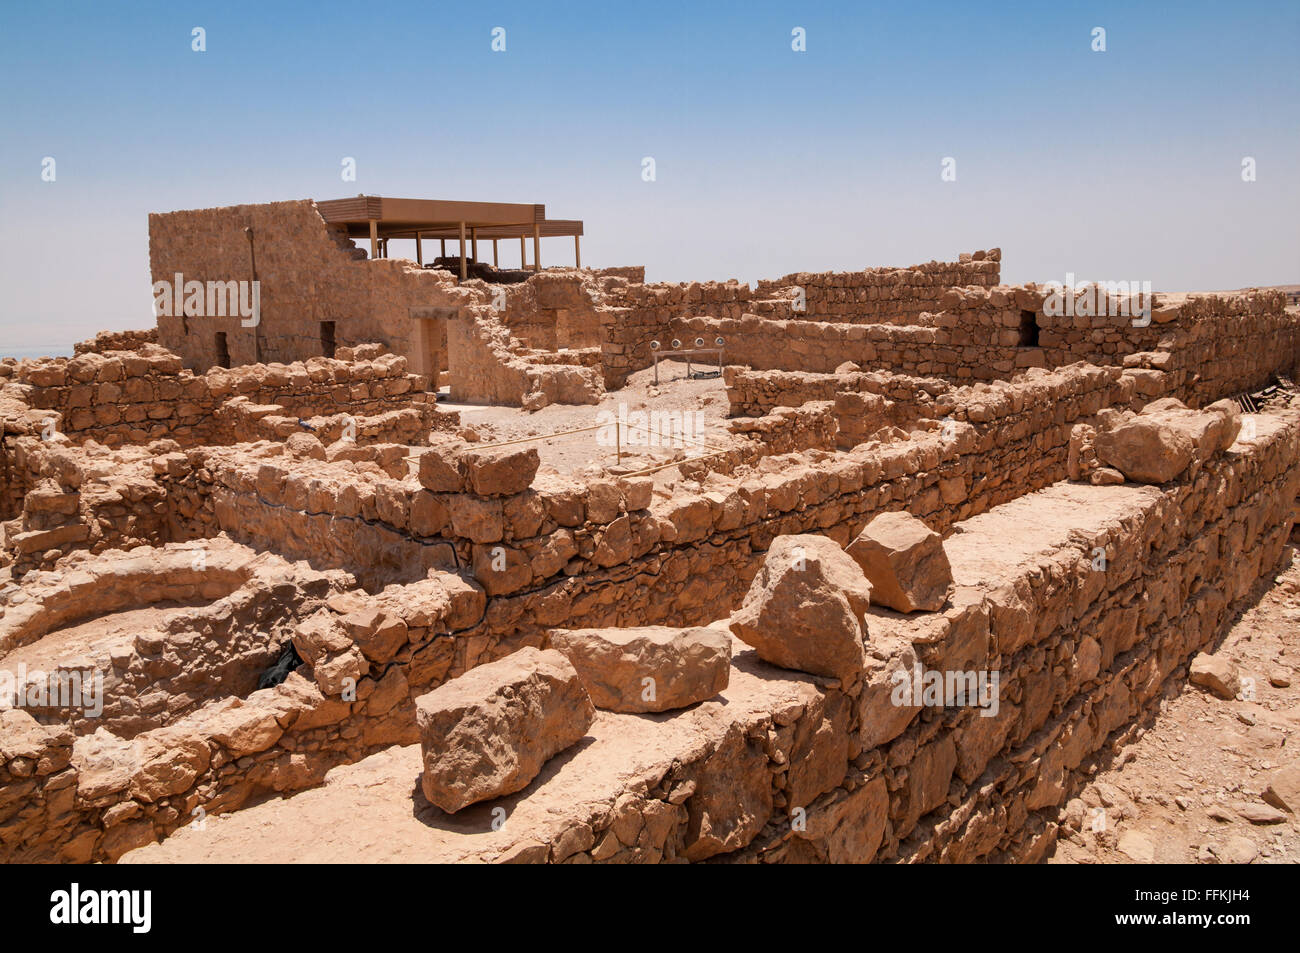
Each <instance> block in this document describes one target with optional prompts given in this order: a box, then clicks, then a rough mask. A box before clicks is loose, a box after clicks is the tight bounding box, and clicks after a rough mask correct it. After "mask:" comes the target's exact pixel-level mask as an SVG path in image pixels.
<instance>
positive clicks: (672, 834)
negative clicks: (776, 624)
mask: <svg viewBox="0 0 1300 953" xmlns="http://www.w3.org/2000/svg"><path fill="white" fill-rule="evenodd" d="M1297 452H1300V424H1298V423H1297V421H1296V419H1295V418H1294V415H1292V417H1291V418H1290V419H1288V420H1286V421H1284V422H1282V423H1280V424H1275V425H1272V426H1266V427H1265V428H1264V429H1263V432H1262V433H1261V434H1260V435H1259V437H1258V438H1257V439H1256V440H1255V441H1254V442H1252V443H1250V444H1238V445H1237V446H1235V447H1234V448H1233V449H1232V450H1230V451H1229V452H1228V453H1226V454H1224V455H1221V456H1219V457H1217V458H1214V459H1212V460H1208V461H1206V465H1205V466H1204V467H1203V468H1201V469H1200V470H1199V471H1198V472H1197V473H1196V475H1195V476H1192V477H1190V478H1189V479H1187V480H1186V481H1184V482H1182V483H1178V484H1174V485H1170V486H1167V487H1164V488H1162V489H1156V488H1133V487H1115V488H1089V490H1091V491H1095V492H1102V493H1105V492H1113V493H1121V492H1122V493H1124V494H1126V497H1125V500H1126V505H1125V507H1124V508H1123V509H1122V511H1121V512H1119V513H1118V515H1116V516H1114V517H1112V518H1111V519H1110V520H1109V521H1107V522H1106V524H1105V525H1103V526H1102V527H1101V528H1100V529H1099V530H1097V531H1091V532H1089V533H1083V534H1074V535H1071V537H1070V538H1069V539H1068V540H1067V541H1065V542H1063V543H1060V544H1058V545H1056V546H1055V547H1053V548H1051V549H1049V550H1044V551H1039V552H1034V553H1027V554H1026V560H1025V561H1023V562H1021V563H1020V564H1019V565H1017V566H1015V567H1012V568H1010V569H1009V570H1008V571H1007V572H1006V573H1005V574H1004V575H1002V576H999V577H997V578H991V579H987V580H981V583H980V587H979V589H978V590H977V591H972V592H971V595H972V596H973V598H964V597H963V598H958V599H955V600H954V601H953V604H952V607H951V608H949V609H948V610H945V611H944V612H943V613H937V614H933V615H931V614H927V615H926V616H924V617H918V619H917V620H911V619H909V620H908V621H907V623H905V624H900V623H899V622H898V621H897V620H896V619H895V620H892V621H891V618H890V616H889V614H887V613H882V612H880V611H879V610H873V614H872V616H871V617H870V618H869V620H868V629H869V648H870V649H871V654H872V657H871V659H870V660H869V664H868V670H867V672H866V675H865V677H864V678H863V679H862V680H861V682H860V683H859V685H858V686H857V687H856V688H853V687H849V688H848V689H847V691H846V689H845V688H843V687H841V686H840V685H839V683H838V682H835V681H833V680H831V681H825V680H823V681H821V682H819V686H820V688H819V692H818V695H819V697H814V698H810V699H809V700H808V701H807V702H805V703H802V704H800V705H799V706H798V707H792V708H790V709H789V710H782V711H779V712H773V713H771V715H770V717H762V718H755V719H752V720H751V721H747V722H743V723H742V722H736V723H734V724H731V725H729V726H727V728H726V730H725V733H720V736H719V737H717V738H716V739H714V740H712V741H711V742H710V743H709V744H707V745H702V746H697V749H696V750H694V751H692V752H691V753H690V755H689V756H688V757H684V758H681V759H679V760H678V761H676V762H675V763H674V764H673V766H672V767H671V768H669V769H668V770H667V772H666V774H665V775H664V777H663V778H661V779H659V781H658V782H657V783H656V784H654V785H653V787H652V788H648V789H647V790H644V791H629V792H627V794H628V796H626V797H620V798H618V799H617V801H616V802H615V803H612V804H610V805H606V806H605V808H604V809H602V810H600V811H598V812H596V813H593V814H592V815H591V816H585V817H574V818H572V819H571V821H570V823H571V826H572V827H573V828H574V829H575V831H577V832H578V833H581V834H582V836H580V837H576V838H574V837H568V836H567V834H566V835H565V836H562V837H559V838H557V844H556V845H555V846H554V849H552V847H550V846H547V845H543V850H542V852H541V854H540V855H539V856H538V857H537V858H536V859H541V860H547V859H556V860H571V859H572V858H573V855H574V849H567V850H560V848H559V846H558V844H559V843H560V842H563V843H566V844H567V843H574V844H577V845H579V846H577V848H576V850H577V851H578V852H588V857H587V859H590V860H613V859H622V860H635V859H638V858H639V859H642V860H650V859H664V858H666V859H672V858H674V857H684V858H687V859H694V860H701V859H707V858H709V857H719V858H721V859H729V860H742V861H743V860H754V859H757V860H760V861H765V862H778V861H807V860H841V861H857V862H869V861H872V860H889V859H900V860H910V861H916V860H929V859H942V860H952V861H956V860H967V861H968V860H977V859H994V860H998V859H1002V860H1017V861H1032V860H1035V859H1038V858H1040V857H1041V856H1042V855H1043V854H1044V852H1045V851H1046V850H1047V849H1048V848H1049V847H1050V846H1051V843H1052V841H1053V838H1054V834H1055V826H1054V825H1055V823H1056V820H1055V818H1056V811H1057V809H1058V807H1059V806H1060V805H1061V804H1063V803H1064V800H1065V799H1066V798H1067V797H1068V796H1069V795H1070V793H1071V792H1072V791H1073V790H1074V789H1075V788H1076V787H1077V786H1079V785H1081V784H1082V783H1083V781H1084V780H1086V778H1087V776H1088V775H1087V771H1088V767H1089V765H1090V764H1091V762H1092V759H1094V758H1096V757H1098V756H1104V755H1105V752H1106V751H1107V750H1113V749H1114V748H1117V747H1120V746H1122V745H1123V743H1124V742H1125V741H1126V740H1127V734H1128V732H1129V731H1130V730H1131V728H1132V727H1133V726H1134V725H1135V723H1136V721H1137V719H1138V718H1139V717H1140V716H1141V715H1142V714H1143V712H1145V711H1146V710H1148V709H1149V708H1151V707H1152V706H1153V705H1155V704H1157V703H1158V700H1159V697H1160V694H1161V692H1162V691H1164V690H1165V689H1166V687H1168V686H1171V685H1174V684H1175V683H1176V682H1177V681H1178V680H1179V679H1180V677H1181V675H1182V673H1183V671H1184V668H1183V666H1184V665H1185V664H1186V661H1187V660H1188V659H1189V658H1190V657H1191V655H1192V654H1193V653H1194V652H1196V651H1197V650H1199V649H1201V648H1204V647H1206V646H1207V645H1209V644H1211V643H1212V642H1213V640H1214V639H1215V638H1216V636H1217V635H1218V634H1220V633H1221V632H1222V631H1223V629H1224V627H1225V626H1226V624H1227V623H1228V622H1229V621H1230V620H1231V618H1232V615H1233V613H1234V611H1235V610H1236V609H1237V608H1238V607H1239V605H1240V604H1241V600H1243V599H1244V598H1246V597H1247V596H1248V594H1249V593H1250V591H1251V589H1252V587H1253V586H1254V585H1255V583H1256V581H1257V580H1258V579H1259V578H1260V577H1261V576H1266V575H1268V574H1269V573H1271V572H1272V571H1274V570H1275V569H1276V568H1277V566H1278V565H1279V563H1280V560H1281V556H1282V553H1283V551H1284V547H1285V542H1286V539H1287V536H1288V535H1289V533H1290V529H1291V524H1292V520H1293V517H1294V503H1295V498H1296V491H1297V488H1298V486H1297V483H1298V479H1300V474H1297V473H1296V471H1295V470H1294V468H1293V467H1292V466H1291V462H1292V461H1293V460H1294V458H1295V455H1296V453H1297ZM1059 489H1060V488H1053V490H1052V491H1048V492H1049V493H1052V492H1056V491H1057V490H1059ZM1066 492H1068V487H1067V488H1066ZM1021 502H1022V503H1026V502H1027V506H1028V508H1027V509H1026V510H1025V514H1026V517H1027V518H1032V513H1033V509H1032V507H1033V505H1034V503H1033V501H1032V500H1031V501H1021ZM1048 505H1059V504H1052V503H1051V502H1050V501H1048ZM969 531H970V532H974V533H976V534H978V532H979V531H980V530H979V529H978V527H973V528H972V529H971V530H969ZM989 532H996V530H989ZM973 542H974V545H980V544H981V543H980V540H979V539H975V540H974V541H973ZM1098 548H1100V549H1102V550H1103V551H1104V552H1105V553H1106V554H1107V557H1108V561H1107V564H1106V567H1105V568H1104V570H1102V571H1098V569H1097V568H1096V561H1095V552H1096V550H1097V549H1098ZM603 586H604V592H603V593H601V596H602V597H603V598H597V599H595V600H592V601H603V602H604V603H605V604H606V605H607V606H609V607H612V606H613V605H614V604H615V603H617V601H618V598H617V596H615V597H614V598H613V599H610V598H609V597H608V595H609V594H612V593H611V590H613V589H622V588H625V587H626V586H627V583H626V582H624V583H621V584H620V583H618V582H616V581H615V580H613V579H607V580H606V581H605V583H604V584H603ZM960 595H961V593H959V596H960ZM349 598H351V599H352V600H353V601H349ZM542 609H543V605H542V604H540V603H537V602H535V601H533V598H527V599H520V598H506V599H502V600H498V601H497V602H496V605H495V606H493V605H491V604H490V603H489V602H488V601H485V599H484V596H483V593H482V592H481V591H479V590H478V589H477V587H475V586H473V585H470V584H467V583H466V581H465V580H464V579H463V578H461V577H458V576H451V575H447V574H435V575H434V576H433V577H431V578H430V579H428V580H424V581H421V582H418V583H413V584H411V585H410V586H401V587H393V588H391V589H388V590H385V592H383V593H380V594H378V595H377V596H375V597H362V596H352V597H347V596H340V597H339V598H338V599H337V600H336V601H334V602H332V603H331V605H330V608H329V609H328V610H322V611H327V612H329V613H331V614H332V617H338V624H339V626H341V629H342V631H345V632H347V633H349V642H348V646H349V647H346V648H344V647H341V646H336V647H335V648H334V650H333V652H332V654H331V656H330V657H329V658H328V659H326V658H322V659H320V660H319V661H318V662H317V663H316V668H317V669H319V671H316V672H315V676H316V679H317V680H319V679H320V678H321V677H322V673H324V672H325V669H324V666H327V665H334V664H335V663H336V662H337V661H339V660H343V661H345V662H347V667H346V668H340V671H354V672H356V673H357V675H358V676H359V678H358V680H357V682H356V693H355V700H354V701H347V700H344V699H343V698H341V697H335V696H334V695H333V694H332V693H328V694H327V693H325V692H323V691H322V690H321V689H320V688H319V687H318V685H317V684H316V682H315V681H313V680H311V679H309V678H307V677H304V676H303V675H301V674H295V675H293V676H291V677H290V679H289V680H288V681H286V682H285V683H284V684H283V685H281V686H278V687H277V688H275V689H269V690H266V691H261V692H255V693H254V694H253V695H252V696H250V697H249V698H248V699H245V700H239V699H231V700H230V701H229V702H228V703H222V704H220V705H209V706H207V707H205V708H203V709H200V710H198V711H196V712H194V713H192V714H190V715H187V716H185V717H183V718H181V719H179V720H178V721H176V722H174V723H172V724H170V725H167V726H166V727H162V728H158V729H153V730H150V731H145V732H143V733H142V734H140V735H138V736H137V737H136V738H135V739H133V741H132V742H131V743H129V744H128V743H126V742H125V740H123V739H116V738H113V737H112V736H107V737H106V736H104V735H102V734H101V735H88V736H82V737H80V738H78V737H76V736H75V735H74V733H73V732H72V731H71V730H69V729H68V728H66V727H47V726H42V725H39V724H37V723H36V722H35V721H34V720H33V719H32V718H31V716H30V715H28V714H27V713H26V712H21V711H15V710H8V711H5V712H2V713H0V738H2V739H3V744H0V748H2V749H3V750H4V752H5V754H6V760H5V763H4V765H3V767H2V768H0V782H3V784H0V792H3V797H2V798H0V845H2V846H3V849H4V854H5V858H6V860H11V861H22V860H28V861H32V860H54V859H58V860H65V861H73V860H80V861H85V860H96V859H99V860H105V859H106V860H111V859H114V858H116V857H117V856H120V854H121V853H123V852H125V851H126V850H128V849H131V848H133V847H136V846H139V845H141V844H144V843H148V842H151V841H152V840H154V839H155V838H157V837H158V836H160V835H165V834H166V833H167V832H169V831H171V830H174V829H176V828H177V827H179V826H181V825H182V824H185V823H189V822H190V821H191V819H192V818H193V817H195V816H197V814H196V812H197V810H198V809H200V808H201V809H202V810H203V812H205V813H214V812H217V811H222V810H231V809H234V808H237V807H238V806H240V805H241V804H243V803H246V802H247V801H249V800H250V799H254V798H256V797H260V796H265V795H266V794H268V793H273V792H281V793H284V792H289V791H293V790H300V789H302V788H304V787H310V786H313V785H315V784H319V783H320V780H321V779H322V777H323V774H324V771H325V770H327V768H328V767H329V766H332V765H333V764H336V763H339V762H340V761H342V760H356V759H358V758H360V757H363V756H364V755H365V754H366V753H368V752H370V751H373V750H378V749H379V748H381V747H386V746H388V745H391V744H398V743H402V744H409V743H412V742H413V741H414V740H415V734H414V719H413V717H412V711H411V706H412V702H411V700H410V699H411V698H412V697H414V696H415V695H416V694H418V691H419V690H422V689H423V687H424V686H427V685H431V684H437V683H438V682H440V681H441V680H443V679H445V678H447V677H450V676H453V675H455V674H457V673H458V672H459V671H464V670H465V669H466V668H468V667H471V666H472V665H474V664H478V663H479V662H482V661H487V660H489V659H490V658H491V657H499V655H500V654H504V653H505V652H508V651H511V650H513V649H514V648H517V647H518V646H519V645H521V644H535V641H534V640H533V637H532V636H530V635H529V634H527V633H526V632H524V631H523V630H522V629H520V627H519V626H518V624H517V623H518V620H519V615H520V614H523V613H529V614H532V616H533V618H534V619H537V618H538V617H539V616H541V615H542V614H543V613H542V611H541V610H542ZM713 611H714V614H716V610H713ZM562 618H563V620H564V622H565V624H570V622H571V619H572V616H571V615H570V614H568V613H564V614H563V615H562ZM554 621H559V620H554ZM913 623H916V624H913ZM552 624H553V623H552ZM615 624H616V623H615ZM481 625H486V626H487V630H497V631H501V630H504V629H510V630H513V631H514V632H515V633H516V634H515V635H514V636H512V637H509V638H500V639H495V640H494V638H493V637H491V636H487V637H484V638H475V637H473V636H472V635H470V634H469V633H470V632H471V631H472V630H476V629H477V631H480V632H484V631H487V630H484V629H481V628H479V626H481ZM447 636H451V637H450V638H448V637H447ZM918 658H919V659H920V661H921V662H922V663H923V664H924V665H925V666H926V667H927V668H930V669H938V670H971V669H980V668H986V669H995V670H997V671H998V672H999V673H1000V677H1001V684H1000V696H999V697H1000V705H999V709H998V711H997V713H996V715H995V717H992V718H986V717H982V715H981V713H980V712H979V711H978V710H976V709H972V708H969V707H965V708H950V709H936V708H924V709H922V708H919V707H911V706H907V705H902V706H900V705H897V704H895V703H894V702H893V701H892V700H891V694H892V693H893V692H894V691H895V687H896V683H895V681H894V680H893V678H892V675H893V673H894V672H895V671H898V670H900V669H902V670H904V671H907V670H910V669H911V667H912V665H913V664H914V663H915V662H916V661H917V660H918ZM308 671H309V673H311V670H310V669H309V670H308ZM660 802H662V803H660ZM795 808H803V809H804V810H805V812H806V817H807V823H806V824H802V825H800V826H799V829H797V830H796V829H793V828H794V825H792V824H791V821H790V819H791V817H792V816H793V815H794V809H795ZM629 812H631V813H635V814H637V815H639V816H640V817H641V818H642V819H643V820H642V822H641V824H638V825H633V826H634V827H636V829H637V830H639V829H641V827H644V826H647V822H648V821H649V820H651V819H654V820H655V823H654V824H653V825H650V826H649V829H650V831H651V834H650V837H649V838H648V839H645V843H642V840H643V839H642V838H640V836H639V835H638V834H637V832H636V830H633V832H632V838H631V840H630V841H624V840H623V839H622V838H620V837H617V836H616V837H615V839H614V840H612V841H610V840H607V838H606V837H605V836H604V835H607V834H609V833H610V832H612V831H614V830H615V829H616V827H615V825H618V828H617V829H621V828H622V825H623V823H624V822H625V821H626V818H627V815H628V814H629ZM704 813H708V815H709V830H710V831H711V833H710V836H709V837H707V838H702V834H701V831H702V823H701V818H702V815H703V814H704ZM661 822H662V823H661ZM584 828H585V831H584ZM584 844H585V845H586V846H585V847H584V846H581V845H584Z"/></svg>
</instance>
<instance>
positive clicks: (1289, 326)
mask: <svg viewBox="0 0 1300 953" xmlns="http://www.w3.org/2000/svg"><path fill="white" fill-rule="evenodd" d="M1283 301H1284V297H1283V296H1282V295H1280V294H1278V293H1275V292H1259V293H1255V294H1251V295H1247V296H1235V297H1232V298H1218V297H1213V296H1210V297H1198V298H1193V299H1189V300H1188V301H1187V302H1184V303H1181V304H1174V305H1169V306H1165V307H1157V308H1156V309H1155V310H1154V313H1153V320H1152V322H1151V324H1150V325H1149V326H1146V327H1133V326H1132V320H1133V319H1132V318H1131V317H1129V316H1126V315H1116V314H1112V315H1108V316H1101V317H1091V318H1080V317H1050V316H1047V315H1045V314H1043V313H1042V310H1041V309H1042V305H1043V293H1042V292H1041V291H1036V290H1034V289H1025V288H1013V289H1005V288H992V289H987V288H968V289H950V290H949V291H948V292H946V293H945V296H944V304H945V305H946V306H947V309H946V310H944V311H941V312H939V313H937V314H935V315H933V316H931V319H930V320H931V323H930V324H929V325H926V326H920V325H883V324H866V325H862V324H831V323H825V322H815V321H781V320H766V319H763V318H761V317H758V316H756V315H750V314H747V315H745V316H744V317H742V318H739V319H735V318H715V317H689V318H680V319H677V320H675V321H673V322H672V323H671V329H670V332H671V333H672V334H673V335H674V336H676V337H678V338H682V339H687V338H691V339H693V338H695V337H697V336H700V337H704V338H706V339H708V340H712V338H713V337H716V336H718V335H721V336H723V337H724V338H725V340H726V341H727V346H726V357H725V360H726V362H727V363H728V364H738V365H746V366H748V367H750V368H753V369H755V370H787V371H792V370H800V371H811V372H815V373H823V374H830V373H833V372H834V371H835V369H836V368H837V367H839V366H840V365H841V364H843V363H844V362H846V361H851V362H853V363H855V364H857V365H858V366H859V367H860V368H862V369H863V370H864V371H873V370H885V371H891V372H893V373H897V374H904V375H915V376H919V377H931V376H933V377H940V378H943V379H946V380H949V381H953V382H966V381H972V380H974V381H993V380H1005V379H1007V378H1010V377H1011V376H1013V375H1014V374H1016V373H1019V372H1020V371H1023V370H1025V369H1026V368H1030V367H1040V368H1043V367H1047V368H1054V367H1062V366H1065V365H1068V364H1072V363H1075V362H1077V361H1090V362H1094V363H1102V364H1113V365H1123V364H1124V363H1130V364H1132V365H1133V366H1135V367H1150V368H1152V369H1156V370H1160V371H1162V372H1163V371H1165V370H1168V371H1170V372H1172V373H1174V374H1175V376H1174V377H1173V378H1172V379H1171V380H1170V381H1169V383H1168V384H1167V385H1165V387H1166V390H1167V391H1168V392H1169V393H1172V394H1174V395H1176V396H1179V397H1180V398H1182V399H1186V400H1188V401H1189V402H1195V403H1196V404H1197V405H1198V406H1199V405H1201V404H1203V403H1206V402H1212V400H1214V399H1218V398H1221V397H1224V396H1227V395H1229V394H1232V393H1236V392H1239V391H1243V390H1247V389H1250V388H1252V387H1257V386H1259V385H1261V384H1262V383H1265V382H1267V381H1268V379H1269V378H1270V377H1271V376H1272V375H1273V374H1277V373H1285V374H1290V373H1291V372H1292V371H1293V369H1294V367H1295V365H1296V363H1297V360H1300V321H1297V319H1296V317H1295V315H1293V314H1288V313H1286V312H1284V311H1283V310H1282V303H1283ZM1035 309H1037V310H1035ZM1026 313H1027V314H1028V316H1029V317H1031V318H1033V321H1034V323H1035V324H1036V326H1037V327H1038V332H1037V334H1038V340H1037V344H1036V345H1022V344H1019V343H1018V342H1019V341H1020V340H1021V330H1020V327H1021V322H1022V320H1024V319H1025V316H1026ZM1076 323H1079V324H1080V325H1081V326H1080V327H1075V324H1076ZM1067 328H1068V330H1067ZM1207 347H1208V348H1210V349H1211V351H1212V352H1213V353H1215V354H1218V355H1220V356H1218V357H1209V356H1208V355H1207V353H1206V348H1207Z"/></svg>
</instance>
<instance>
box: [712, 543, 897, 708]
mask: <svg viewBox="0 0 1300 953" xmlns="http://www.w3.org/2000/svg"><path fill="white" fill-rule="evenodd" d="M870 604H871V586H870V584H869V583H868V582H867V580H866V577H864V576H863V575H862V570H861V569H859V568H858V565H857V563H855V562H854V561H853V560H852V559H851V558H849V556H848V555H847V554H846V553H845V552H844V550H842V549H840V548H839V546H837V545H835V542H834V541H833V540H831V539H828V538H826V537H825V536H778V537H777V538H776V539H775V540H773V541H772V546H771V548H769V549H768V551H767V555H766V556H765V557H764V559H763V565H762V566H761V567H760V568H759V570H758V575H756V576H755V577H754V582H753V584H752V585H751V586H750V587H749V592H748V593H746V594H745V599H744V601H743V602H742V603H741V606H740V608H739V609H738V610H736V612H735V613H734V614H733V615H732V617H731V631H732V632H733V633H734V634H735V636H736V638H738V639H740V640H741V641H742V642H744V643H746V644H747V645H752V646H753V647H754V648H755V649H757V650H758V655H759V657H760V658H762V659H764V660H765V661H768V662H771V663H772V664H773V665H780V666H781V667H782V668H792V669H797V670H799V671H803V672H811V673H812V674H814V675H825V676H828V677H831V678H838V679H841V680H842V681H844V682H845V683H846V684H847V683H850V682H855V681H856V680H857V679H858V677H859V676H860V674H861V672H862V666H863V663H864V661H865V655H864V652H863V648H862V640H863V633H864V631H865V629H864V627H863V623H862V618H863V615H864V614H865V613H866V610H867V608H868V607H869V606H870Z"/></svg>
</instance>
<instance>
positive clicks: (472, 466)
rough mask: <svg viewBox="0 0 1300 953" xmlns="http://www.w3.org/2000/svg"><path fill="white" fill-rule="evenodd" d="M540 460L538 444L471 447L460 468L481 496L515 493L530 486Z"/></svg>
mask: <svg viewBox="0 0 1300 953" xmlns="http://www.w3.org/2000/svg"><path fill="white" fill-rule="evenodd" d="M540 463H541V457H540V456H538V453H537V448H536V447H528V448H526V449H525V448H520V447H509V448H507V447H501V448H493V449H484V450H469V451H466V452H465V453H462V454H461V456H460V471H461V475H462V476H463V477H464V478H465V482H466V483H467V484H468V486H469V488H470V490H472V491H473V492H474V493H476V494H478V495H479V496H513V495H514V494H516V493H522V492H524V490H526V489H528V487H529V485H531V484H532V482H533V477H535V476H536V475H537V467H538V465H539V464H540Z"/></svg>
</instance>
